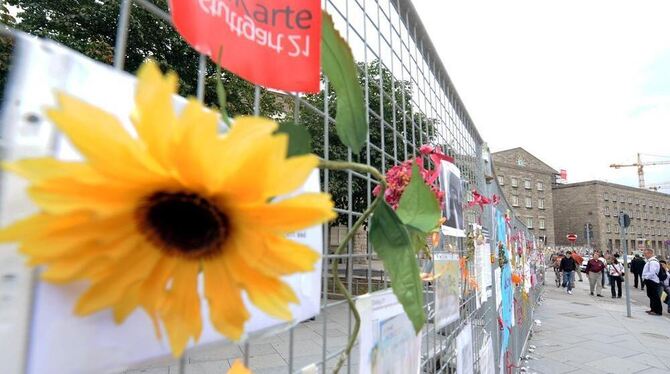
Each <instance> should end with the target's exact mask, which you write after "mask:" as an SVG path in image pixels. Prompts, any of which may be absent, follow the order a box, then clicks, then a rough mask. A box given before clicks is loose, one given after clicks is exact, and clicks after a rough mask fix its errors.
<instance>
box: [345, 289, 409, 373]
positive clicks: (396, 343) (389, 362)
mask: <svg viewBox="0 0 670 374" xmlns="http://www.w3.org/2000/svg"><path fill="white" fill-rule="evenodd" d="M356 306H357V308H358V311H359V312H360V314H361V332H360V340H359V354H360V365H359V373H360V374H412V373H417V374H418V373H419V369H420V367H421V365H420V363H421V333H419V334H416V333H415V332H414V327H413V326H412V322H411V321H410V320H409V318H408V317H407V314H405V312H404V311H403V309H402V305H400V303H398V299H397V298H396V296H395V295H394V294H393V292H392V290H385V291H380V292H375V293H372V294H368V295H366V296H364V297H361V298H359V299H358V300H357V302H356Z"/></svg>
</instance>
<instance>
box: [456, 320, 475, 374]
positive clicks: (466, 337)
mask: <svg viewBox="0 0 670 374" xmlns="http://www.w3.org/2000/svg"><path fill="white" fill-rule="evenodd" d="M473 360H474V357H472V326H471V325H470V323H466V324H465V325H464V326H463V329H462V330H461V332H460V333H459V334H458V335H457V336H456V374H472V373H473V372H474V362H473Z"/></svg>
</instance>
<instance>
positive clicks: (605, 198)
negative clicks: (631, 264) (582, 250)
mask: <svg viewBox="0 0 670 374" xmlns="http://www.w3.org/2000/svg"><path fill="white" fill-rule="evenodd" d="M553 195H554V220H555V227H556V229H555V231H556V232H555V235H556V243H557V244H559V245H570V243H569V242H568V240H567V238H566V235H567V234H568V233H574V234H577V242H576V245H586V238H585V231H584V228H585V225H586V224H588V223H591V224H592V227H593V229H592V231H593V236H594V238H593V239H592V240H591V244H592V245H594V246H595V247H596V248H598V249H604V250H607V249H609V250H612V251H614V252H623V246H622V241H621V233H620V230H619V224H618V219H619V212H624V213H627V214H628V215H629V216H630V217H631V225H630V227H629V229H628V233H627V235H626V237H625V238H624V240H625V241H626V243H627V244H628V248H629V253H630V251H631V250H632V249H641V248H644V247H649V248H652V249H655V250H656V251H657V253H659V254H662V255H663V256H666V257H667V256H668V253H667V246H666V244H665V242H666V241H667V240H670V195H667V194H664V193H660V192H654V191H648V190H644V189H640V188H635V187H628V186H622V185H618V184H613V183H607V182H603V181H589V182H581V183H572V184H565V185H559V186H554V190H553Z"/></svg>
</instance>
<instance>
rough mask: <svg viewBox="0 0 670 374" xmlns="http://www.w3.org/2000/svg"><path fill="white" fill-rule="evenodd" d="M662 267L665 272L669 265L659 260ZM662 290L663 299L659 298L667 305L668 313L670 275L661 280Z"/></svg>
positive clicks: (669, 267)
mask: <svg viewBox="0 0 670 374" xmlns="http://www.w3.org/2000/svg"><path fill="white" fill-rule="evenodd" d="M659 263H660V264H661V266H662V267H663V269H664V270H665V273H666V274H667V273H668V270H670V266H668V263H667V262H665V261H663V260H661V261H659ZM661 284H662V287H661V288H663V291H665V300H663V298H661V301H662V302H665V304H666V305H667V306H668V313H670V277H665V280H664V281H663V282H661Z"/></svg>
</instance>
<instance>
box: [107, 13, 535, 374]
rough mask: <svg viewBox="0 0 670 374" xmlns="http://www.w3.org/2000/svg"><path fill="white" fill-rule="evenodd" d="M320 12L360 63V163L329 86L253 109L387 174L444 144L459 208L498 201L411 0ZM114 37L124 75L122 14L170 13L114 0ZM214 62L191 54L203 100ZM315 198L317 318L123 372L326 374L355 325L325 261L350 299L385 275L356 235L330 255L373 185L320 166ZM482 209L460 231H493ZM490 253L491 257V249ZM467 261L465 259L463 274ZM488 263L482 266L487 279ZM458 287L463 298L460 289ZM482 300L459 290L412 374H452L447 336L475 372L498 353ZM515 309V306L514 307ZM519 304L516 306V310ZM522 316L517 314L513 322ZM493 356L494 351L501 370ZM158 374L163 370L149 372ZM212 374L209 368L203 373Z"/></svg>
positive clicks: (327, 150) (478, 143) (317, 146)
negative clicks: (320, 248)
mask: <svg viewBox="0 0 670 374" xmlns="http://www.w3.org/2000/svg"><path fill="white" fill-rule="evenodd" d="M322 7H323V8H324V9H325V10H326V11H328V12H329V13H330V14H332V15H333V19H334V21H335V25H336V27H337V28H338V29H339V30H340V31H341V33H342V34H343V37H344V38H345V39H346V40H347V41H348V43H349V44H350V45H351V47H352V52H353V54H354V57H355V59H356V61H357V62H358V67H359V73H360V83H361V84H362V86H363V88H364V93H365V101H366V107H367V108H368V126H369V130H370V131H369V134H368V142H367V143H366V146H365V148H364V149H363V151H362V152H361V154H360V155H355V154H352V153H351V151H350V150H348V149H346V147H344V146H343V145H342V144H341V143H340V142H339V140H338V139H337V136H336V134H335V130H334V123H335V122H334V114H335V113H334V109H335V100H336V97H335V95H334V93H333V91H332V89H331V88H330V86H329V83H328V81H327V80H326V79H324V80H323V84H322V91H321V93H319V94H316V95H299V94H294V93H289V92H276V91H264V90H263V91H262V90H261V88H260V87H258V86H256V87H255V90H254V99H253V111H254V114H259V113H261V108H260V102H261V96H262V95H269V96H271V97H272V98H273V100H277V101H280V102H282V103H284V106H285V107H286V108H287V110H286V113H285V114H284V115H285V116H286V117H293V120H294V121H295V122H296V123H299V124H303V125H305V126H307V127H308V128H309V130H310V132H311V134H312V136H313V139H314V140H313V142H314V144H313V145H314V151H315V153H317V154H318V155H319V156H320V157H323V158H324V159H326V160H329V159H342V158H344V159H347V160H355V161H358V162H362V163H366V164H368V165H371V166H374V167H376V168H378V169H379V170H381V171H382V172H386V171H387V170H388V169H389V168H390V167H392V166H393V165H396V164H398V163H401V162H403V161H404V160H406V159H408V158H410V157H413V156H415V155H416V154H418V150H419V147H420V146H421V145H422V144H431V145H437V146H441V147H442V148H443V149H444V150H445V151H446V152H447V153H448V154H449V155H450V156H452V157H453V158H454V159H455V162H456V164H457V166H458V167H459V169H460V171H461V178H462V180H463V182H464V191H466V192H465V195H464V196H463V198H464V200H465V199H467V198H468V194H469V193H468V192H467V191H470V190H471V189H477V190H478V191H481V192H484V193H485V194H487V195H489V196H490V195H491V194H494V193H495V194H497V195H498V196H501V197H502V196H503V195H502V192H501V190H500V188H499V186H497V182H496V179H495V178H491V179H487V178H486V175H492V174H493V173H492V170H491V165H490V160H488V159H487V156H486V155H485V147H486V146H485V144H484V142H483V140H482V138H481V137H480V135H479V133H478V131H477V129H476V127H475V126H474V124H473V122H472V120H471V119H470V116H469V115H468V113H467V110H466V109H465V107H464V105H463V103H462V102H461V100H460V98H459V96H458V94H457V92H456V90H455V88H454V86H453V84H452V82H451V80H450V78H449V76H448V75H447V73H446V70H445V68H444V66H443V64H442V62H441V61H440V59H439V57H438V55H437V52H436V50H435V47H434V46H433V45H432V43H431V41H430V38H429V35H428V33H427V32H426V30H425V29H424V27H423V25H422V24H421V21H420V19H419V17H418V14H417V12H416V11H415V9H414V7H413V5H412V3H411V1H410V0H322ZM119 9H120V13H119V21H118V24H117V29H116V45H115V48H114V59H113V63H114V66H115V67H117V68H118V69H123V68H124V62H125V52H126V46H127V43H128V41H129V37H131V36H132V35H131V34H129V31H130V29H131V22H130V20H131V17H132V15H133V13H134V12H148V13H149V14H151V15H152V16H154V17H156V19H157V20H159V21H160V22H162V23H164V24H165V25H166V26H168V27H169V25H171V20H170V16H169V14H168V13H167V12H166V11H164V10H163V9H161V7H159V6H157V5H156V4H154V3H152V2H150V1H148V0H122V1H121V3H120V8H119ZM210 67H211V64H210V63H209V62H208V61H207V59H206V58H205V56H203V55H200V56H199V57H198V69H197V71H196V72H194V74H195V75H196V76H197V85H196V87H195V92H194V93H193V94H195V95H196V97H198V98H199V99H203V98H204V95H205V81H206V75H207V71H208V68H210ZM321 183H322V190H323V191H325V192H331V193H332V194H333V196H334V199H335V201H336V211H337V212H338V213H339V218H338V220H337V221H336V222H335V223H333V224H331V225H326V226H324V238H323V240H324V253H323V269H324V271H323V274H322V282H323V284H322V296H321V312H320V314H319V315H318V316H317V317H316V318H315V320H314V321H306V322H304V323H301V324H298V325H296V326H292V327H290V328H288V329H287V330H286V331H282V332H280V333H277V334H275V335H273V336H266V337H263V338H258V339H251V340H249V341H247V342H246V343H244V344H242V345H239V346H237V345H233V344H230V343H227V344H226V345H220V346H217V347H214V348H212V347H209V348H207V349H205V350H201V349H198V348H195V349H193V350H191V351H189V352H188V353H187V354H186V355H185V356H184V357H183V358H182V359H181V360H180V361H178V362H176V361H160V362H154V363H151V364H150V365H149V366H146V365H145V366H142V367H137V368H135V369H132V370H130V371H128V372H131V373H134V372H141V371H142V370H146V369H147V368H154V369H158V370H162V369H164V370H165V372H169V373H170V374H174V373H185V372H191V370H199V369H202V368H207V369H206V370H210V368H221V369H224V368H225V367H226V365H229V364H230V362H229V360H230V359H234V358H237V357H241V358H242V359H243V360H244V362H245V363H246V364H247V365H248V366H250V367H251V368H252V369H254V372H256V373H263V372H268V373H270V372H289V373H294V372H302V369H303V368H304V367H306V366H308V365H310V364H312V365H315V367H316V369H317V370H318V371H319V372H328V371H330V369H332V367H333V366H334V364H335V361H336V358H337V357H338V356H339V355H340V354H341V352H342V351H343V350H344V346H345V344H346V341H347V340H348V339H349V337H350V335H351V331H352V326H353V320H352V317H351V314H350V313H349V310H348V306H347V305H346V302H345V301H344V300H343V298H342V296H341V295H338V294H337V292H336V290H335V287H334V284H333V283H334V282H333V279H332V277H331V274H330V272H329V269H330V264H331V263H332V262H333V261H337V262H338V263H339V265H340V273H339V274H338V276H339V277H340V279H341V280H342V281H343V282H344V284H345V285H346V287H347V289H348V290H349V292H350V293H352V294H353V295H355V296H359V295H363V294H366V293H368V292H373V291H376V290H382V289H386V288H388V287H389V282H388V277H387V274H386V273H385V271H384V269H383V266H382V265H381V262H380V261H379V260H378V258H377V257H376V256H375V254H374V251H373V248H372V247H371V245H370V243H369V241H368V238H367V233H366V231H365V229H362V230H361V231H360V232H359V233H357V234H356V237H355V239H354V240H353V241H352V242H350V243H349V246H348V248H347V252H346V253H344V254H342V255H334V254H333V253H332V249H333V248H334V247H336V246H337V245H338V244H339V243H340V240H341V237H342V235H340V234H341V233H342V232H346V231H347V230H348V229H350V228H351V227H352V225H353V223H354V221H355V220H356V219H357V218H358V217H359V216H360V215H361V214H362V211H363V210H364V208H365V207H366V206H367V205H369V204H370V203H371V201H372V199H373V194H372V190H373V188H374V187H375V181H374V180H373V179H372V178H371V177H370V176H369V175H364V174H360V173H357V172H354V171H329V170H324V171H323V172H322V175H321ZM498 209H500V210H501V211H503V212H504V211H505V210H506V209H510V205H509V204H508V203H507V202H506V200H505V199H504V197H503V198H502V201H501V203H500V204H499V206H498ZM492 219H493V217H491V212H490V210H483V211H482V212H480V211H478V210H476V209H473V210H469V211H468V212H467V214H466V221H467V223H468V224H474V223H477V222H478V223H483V227H484V229H485V230H488V231H489V232H492V231H493V230H494V228H493V227H492V225H491V224H490V223H491V222H492ZM513 225H514V226H515V228H516V229H518V230H521V231H524V232H526V234H528V231H527V230H526V229H525V226H524V224H523V223H522V222H520V221H519V220H518V219H516V218H515V219H514V223H513ZM454 248H455V250H456V251H457V253H458V254H459V255H460V256H465V255H466V249H465V243H464V240H463V239H457V240H456V241H455V247H454ZM492 249H493V250H494V251H495V248H493V244H492ZM473 266H474V264H473V262H472V261H469V262H467V267H468V270H469V271H470V272H472V271H473V270H474V269H473ZM496 266H497V263H496V264H491V269H490V270H491V275H492V279H495V278H493V271H494V268H495V267H496ZM466 283H467V282H466V281H465V280H463V279H461V285H460V286H461V287H460V288H461V290H467V289H468V285H467V284H466ZM433 287H434V285H426V287H425V292H426V294H427V295H430V294H431V293H433V292H434V289H433ZM492 292H493V295H492V297H491V298H490V299H489V300H490V301H488V302H484V303H483V304H482V305H481V306H480V307H478V305H477V301H476V293H473V292H468V293H465V291H464V293H463V295H462V296H463V297H462V298H461V301H460V305H459V307H460V318H459V320H458V321H456V322H454V323H451V324H449V325H448V326H446V327H444V328H437V327H436V325H435V324H434V323H433V321H432V320H431V319H430V318H429V321H428V323H427V325H426V327H425V328H424V329H423V331H422V349H421V370H422V372H424V373H451V372H455V368H456V353H455V348H456V347H455V341H456V339H455V338H456V335H458V333H459V332H460V331H461V330H462V329H463V328H465V327H468V328H470V326H471V328H472V332H473V335H472V336H473V358H472V359H473V362H474V365H475V371H476V372H477V371H478V370H479V362H478V357H479V354H478V353H479V350H480V348H481V345H482V343H483V341H484V339H485V337H490V338H491V339H492V340H493V344H494V347H499V345H498V342H499V339H500V336H499V334H500V330H499V327H498V315H499V311H498V309H497V307H496V303H495V299H496V295H495V287H493V290H492ZM540 292H541V288H534V289H533V291H532V292H531V295H530V297H529V299H530V302H522V300H521V294H519V293H517V294H515V301H516V300H517V299H518V300H519V302H518V304H519V305H520V308H521V310H520V311H519V312H520V316H521V318H519V319H518V324H517V326H516V327H515V328H514V329H512V331H511V338H510V342H511V343H510V348H509V352H510V357H512V359H511V361H510V363H506V367H507V368H508V369H509V370H513V369H514V367H515V366H516V365H517V364H518V362H519V357H520V356H521V355H522V353H523V351H524V346H525V344H526V341H527V337H528V335H529V333H530V330H531V323H532V322H531V321H532V312H533V306H534V302H535V301H536V300H537V299H538V298H539V293H540ZM426 300H427V302H426V305H425V309H426V311H427V314H428V315H429V316H430V315H431V313H432V312H433V311H434V307H435V305H434V301H431V300H430V298H429V297H427V298H426ZM515 304H516V303H515ZM524 308H525V309H524ZM518 316H519V315H517V317H518ZM498 349H499V348H495V349H494V355H495V359H496V364H499V362H498V357H499V353H500V352H499V350H498ZM357 356H358V354H357V352H356V350H354V351H353V353H352V356H351V357H349V359H348V360H347V363H346V366H345V371H346V372H357V371H358V369H357V366H358V357H357ZM157 372H160V371H157ZM212 372H218V371H216V369H212Z"/></svg>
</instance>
